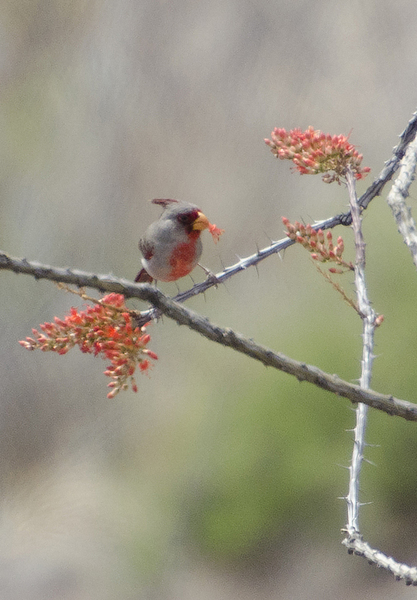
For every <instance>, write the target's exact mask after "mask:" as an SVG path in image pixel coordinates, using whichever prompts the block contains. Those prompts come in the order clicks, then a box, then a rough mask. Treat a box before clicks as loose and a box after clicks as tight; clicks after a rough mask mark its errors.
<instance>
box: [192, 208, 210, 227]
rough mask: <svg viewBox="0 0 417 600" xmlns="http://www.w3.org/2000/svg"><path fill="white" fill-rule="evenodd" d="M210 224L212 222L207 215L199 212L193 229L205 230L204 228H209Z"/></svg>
mask: <svg viewBox="0 0 417 600" xmlns="http://www.w3.org/2000/svg"><path fill="white" fill-rule="evenodd" d="M209 226H210V222H209V220H208V219H207V217H206V215H204V214H203V213H202V212H200V211H199V212H198V217H197V218H196V220H195V221H194V223H193V231H203V230H204V229H208V228H209Z"/></svg>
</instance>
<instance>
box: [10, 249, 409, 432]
mask: <svg viewBox="0 0 417 600" xmlns="http://www.w3.org/2000/svg"><path fill="white" fill-rule="evenodd" d="M0 269H8V270H11V271H14V272H15V273H25V274H27V275H32V276H33V277H35V278H36V279H49V280H51V281H59V282H62V283H67V284H70V285H75V286H78V287H90V288H94V289H97V290H100V291H101V292H116V293H119V294H123V295H124V296H125V297H126V298H139V299H141V300H144V301H146V302H150V303H151V304H152V305H153V306H155V307H156V309H157V310H158V311H159V313H160V314H164V315H166V316H167V317H169V318H170V319H173V320H174V321H176V322H177V323H178V324H179V325H186V326H187V327H189V328H190V329H193V330H194V331H197V332H198V333H200V334H201V335H203V336H204V337H206V338H207V339H209V340H212V341H214V342H217V343H218V344H222V345H223V346H228V347H229V348H233V349H234V350H236V351H237V352H241V353H242V354H246V355H247V356H250V357H251V358H254V359H255V360H258V361H259V362H261V363H262V364H264V365H265V366H268V367H273V368H275V369H278V370H280V371H284V372H285V373H288V374H290V375H293V376H294V377H296V378H297V379H298V380H299V381H308V382H309V383H313V384H314V385H316V386H318V387H320V388H322V389H324V390H327V391H329V392H333V393H334V394H337V395H338V396H343V397H345V398H348V399H349V400H350V401H351V402H353V403H358V402H363V403H364V404H367V405H368V406H372V407H373V408H376V409H378V410H382V411H383V412H386V413H387V414H389V415H395V416H399V417H402V418H404V419H406V420H408V421H417V405H416V404H412V403H411V402H407V401H405V400H400V399H398V398H394V397H393V396H389V395H386V394H380V393H378V392H374V391H372V390H364V389H362V388H361V387H360V386H358V385H354V384H352V383H349V382H347V381H344V380H343V379H340V378H339V377H337V375H330V374H328V373H325V372H324V371H321V370H320V369H318V368H317V367H315V366H312V365H307V364H305V363H302V362H299V361H296V360H293V359H292V358H289V357H287V356H285V355H284V354H281V353H279V352H274V351H273V350H270V349H269V348H266V347H265V346H262V345H261V344H258V343H256V342H254V341H253V340H251V339H248V338H245V337H244V336H242V335H241V334H239V333H236V332H234V331H232V330H231V329H225V328H222V327H219V326H217V325H214V324H213V323H211V322H210V321H209V320H208V319H206V318H205V317H202V316H201V315H199V314H198V313H196V312H194V311H192V310H190V309H189V308H187V307H185V306H183V305H182V304H179V303H178V302H176V301H175V300H171V299H170V298H168V297H167V296H165V294H163V293H162V292H161V291H160V290H158V289H157V288H154V287H153V286H151V285H149V284H145V283H142V284H134V283H132V282H130V281H128V280H126V279H117V278H116V277H112V276H110V275H96V274H92V273H85V272H83V271H75V270H74V271H71V270H70V269H59V268H55V267H50V266H47V265H41V264H39V263H32V262H29V261H27V260H25V259H17V258H11V257H10V256H8V255H6V254H4V253H0Z"/></svg>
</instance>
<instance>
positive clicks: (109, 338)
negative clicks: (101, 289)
mask: <svg viewBox="0 0 417 600" xmlns="http://www.w3.org/2000/svg"><path fill="white" fill-rule="evenodd" d="M40 329H41V330H42V332H43V333H41V332H39V331H37V330H36V329H33V330H32V331H33V334H34V336H35V339H34V338H30V337H27V338H26V340H23V341H20V342H19V343H20V344H21V345H22V346H23V347H24V348H26V349H27V350H35V349H40V350H42V351H44V352H47V351H52V352H57V353H58V354H66V353H67V352H68V351H69V350H70V349H71V348H73V347H74V346H76V345H78V346H79V348H80V350H81V351H82V352H86V353H89V354H94V356H98V355H101V357H102V358H104V359H107V360H110V362H111V364H110V366H109V367H108V368H107V370H106V371H105V372H104V374H105V375H107V376H108V377H111V378H112V381H111V382H110V383H109V384H108V387H110V388H112V390H111V391H110V392H109V393H108V394H107V396H108V398H113V397H114V396H115V395H116V394H118V393H119V392H120V390H126V389H127V388H128V381H129V380H130V384H131V386H132V390H133V391H134V392H137V391H138V388H137V385H136V382H135V378H134V376H133V375H134V373H135V370H136V367H137V366H139V370H140V371H141V372H146V371H148V369H149V368H150V366H151V363H150V362H149V359H150V358H152V359H154V360H156V359H157V358H158V357H157V355H156V354H155V353H154V352H152V350H148V349H147V348H146V346H147V345H148V343H149V341H150V339H151V338H150V336H149V335H148V334H147V333H145V328H144V327H142V328H139V327H134V324H133V322H132V317H131V315H130V313H129V311H128V309H127V308H126V305H125V299H124V296H123V295H122V294H108V295H107V296H105V297H104V298H103V299H102V300H101V301H100V302H99V303H97V304H95V305H93V306H88V307H87V309H86V310H84V311H78V310H77V309H76V308H71V311H70V314H69V315H67V316H66V317H65V319H64V320H61V319H58V318H57V317H55V322H54V323H43V325H40Z"/></svg>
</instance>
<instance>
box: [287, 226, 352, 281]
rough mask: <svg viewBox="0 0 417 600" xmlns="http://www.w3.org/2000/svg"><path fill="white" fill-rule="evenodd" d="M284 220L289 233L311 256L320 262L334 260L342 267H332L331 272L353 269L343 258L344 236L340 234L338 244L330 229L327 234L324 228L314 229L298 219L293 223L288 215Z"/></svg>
mask: <svg viewBox="0 0 417 600" xmlns="http://www.w3.org/2000/svg"><path fill="white" fill-rule="evenodd" d="M282 222H283V223H284V225H285V227H286V229H287V235H288V237H289V238H290V239H291V240H294V241H295V242H297V243H298V244H301V245H302V246H304V248H306V249H307V250H308V251H309V252H310V255H311V258H312V259H314V260H317V261H318V262H334V263H336V264H337V265H339V267H342V269H337V268H335V267H331V268H330V269H329V271H330V272H331V273H343V270H346V269H348V270H350V271H351V270H353V268H354V267H353V265H352V263H348V262H346V261H344V260H343V259H342V254H343V251H344V249H345V245H344V242H343V238H342V237H341V236H339V237H338V238H337V242H336V244H334V243H333V236H332V232H331V231H330V230H329V231H327V233H326V234H325V233H324V231H323V230H322V229H317V230H316V229H314V227H312V226H311V225H303V224H302V223H299V222H298V221H295V223H294V224H293V223H291V222H290V220H289V219H287V218H286V217H282Z"/></svg>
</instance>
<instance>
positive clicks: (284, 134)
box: [265, 126, 370, 183]
mask: <svg viewBox="0 0 417 600" xmlns="http://www.w3.org/2000/svg"><path fill="white" fill-rule="evenodd" d="M265 143H266V144H267V145H268V146H269V147H270V148H271V152H272V153H273V154H274V155H275V156H276V157H277V158H280V159H282V160H284V159H288V160H292V161H293V163H294V164H295V167H296V169H297V170H298V171H299V172H300V173H301V174H302V175H316V174H317V173H324V175H323V181H324V182H326V183H332V182H333V181H337V182H338V183H340V179H341V178H343V177H344V176H345V174H346V169H347V167H350V168H351V170H352V172H353V174H354V176H355V178H356V179H362V178H363V177H366V175H367V174H368V173H369V171H370V168H369V167H363V168H361V166H360V164H361V162H362V159H363V156H362V154H359V153H358V151H357V150H356V149H355V146H353V145H352V144H350V143H349V141H348V138H347V137H346V136H345V135H333V136H331V135H330V134H325V133H322V132H321V131H320V130H315V129H314V128H313V127H311V126H310V127H309V128H308V129H306V131H301V129H292V130H291V131H287V130H286V129H278V128H277V127H276V128H275V129H274V130H273V132H272V133H271V139H270V140H268V139H265Z"/></svg>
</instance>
